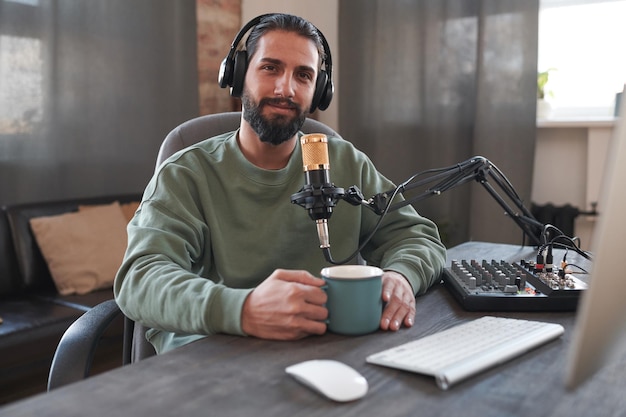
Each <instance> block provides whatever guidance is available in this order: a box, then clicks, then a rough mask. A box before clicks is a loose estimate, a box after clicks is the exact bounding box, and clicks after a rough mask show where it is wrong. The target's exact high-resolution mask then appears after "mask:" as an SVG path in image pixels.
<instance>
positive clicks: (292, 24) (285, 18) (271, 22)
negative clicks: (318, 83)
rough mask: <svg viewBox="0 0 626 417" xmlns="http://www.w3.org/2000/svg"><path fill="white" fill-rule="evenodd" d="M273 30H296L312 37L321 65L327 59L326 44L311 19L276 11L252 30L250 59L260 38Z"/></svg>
mask: <svg viewBox="0 0 626 417" xmlns="http://www.w3.org/2000/svg"><path fill="white" fill-rule="evenodd" d="M272 30H284V31H287V32H294V33H297V34H298V35H300V36H303V37H305V38H309V39H311V40H312V41H313V42H314V43H315V46H316V47H317V51H318V52H319V56H320V62H319V63H320V67H321V64H322V63H323V62H324V60H325V59H326V52H325V51H324V45H323V44H322V39H321V37H320V33H319V31H318V30H317V28H316V27H315V26H314V25H313V24H312V23H311V22H309V21H307V20H305V19H303V18H301V17H298V16H293V15H290V14H283V13H276V14H270V15H268V16H266V17H264V18H262V19H261V21H260V22H259V23H258V24H257V25H256V26H255V27H254V28H253V29H252V30H251V31H250V34H249V35H248V39H247V40H246V51H247V55H248V60H250V58H252V56H253V55H254V52H255V51H256V46H257V43H258V42H259V39H260V38H261V37H262V36H263V35H265V34H266V33H267V32H269V31H272Z"/></svg>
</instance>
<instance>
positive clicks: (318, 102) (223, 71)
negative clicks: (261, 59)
mask: <svg viewBox="0 0 626 417" xmlns="http://www.w3.org/2000/svg"><path fill="white" fill-rule="evenodd" d="M277 14H278V13H267V14H262V15H260V16H257V17H255V18H254V19H252V20H250V21H249V22H248V23H246V24H245V25H244V26H243V27H242V28H241V29H240V30H239V32H238V33H237V35H236V36H235V39H233V42H232V43H231V45H230V50H229V51H228V55H226V58H224V60H223V61H222V64H221V65H220V71H219V74H218V83H219V86H220V87H221V88H226V87H231V89H230V94H231V95H232V96H233V97H241V94H243V84H244V79H245V75H246V70H247V69H248V58H249V57H248V54H247V51H245V50H240V51H238V50H237V47H238V46H239V44H240V43H241V40H242V39H243V37H244V36H245V35H246V34H247V33H248V31H250V30H251V29H253V28H254V27H255V26H257V25H258V24H259V23H261V22H262V21H263V19H265V18H266V17H270V16H275V15H277ZM311 26H313V28H314V29H315V31H316V32H317V34H318V36H319V38H320V40H321V42H322V48H323V49H324V55H325V57H324V60H323V62H324V70H321V69H320V70H319V72H318V75H317V80H316V83H315V92H314V94H313V100H312V101H311V107H310V112H311V113H313V111H315V109H316V108H319V109H320V110H326V108H328V106H329V105H330V101H331V99H332V96H333V93H334V90H335V87H334V85H333V81H332V57H331V54H330V47H329V46H328V42H327V41H326V38H325V37H324V34H323V33H322V32H321V31H320V30H319V29H318V28H317V27H315V25H313V24H311Z"/></svg>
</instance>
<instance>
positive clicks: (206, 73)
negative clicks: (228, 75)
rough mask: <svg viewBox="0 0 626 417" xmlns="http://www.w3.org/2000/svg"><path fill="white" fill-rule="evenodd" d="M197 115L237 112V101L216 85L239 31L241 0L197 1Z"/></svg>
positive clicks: (226, 90)
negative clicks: (225, 58) (198, 108)
mask: <svg viewBox="0 0 626 417" xmlns="http://www.w3.org/2000/svg"><path fill="white" fill-rule="evenodd" d="M196 7H197V20H198V83H199V86H198V89H199V93H200V94H199V95H200V98H199V100H200V103H199V104H200V114H201V115H203V114H211V113H219V112H225V111H232V110H239V100H236V99H233V98H231V97H230V95H229V93H228V89H222V88H220V87H219V86H218V85H217V75H218V72H219V68H220V63H221V62H222V60H223V59H224V57H225V56H226V54H228V50H229V49H230V44H231V43H232V41H233V38H234V37H235V35H236V34H237V32H238V31H239V29H240V28H241V0H196Z"/></svg>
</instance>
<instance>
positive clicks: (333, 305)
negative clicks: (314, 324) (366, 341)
mask: <svg viewBox="0 0 626 417" xmlns="http://www.w3.org/2000/svg"><path fill="white" fill-rule="evenodd" d="M321 275H322V278H323V279H324V280H325V281H326V293H327V295H328V301H327V302H326V308H327V309H328V320H327V323H328V330H330V331H331V332H333V333H339V334H345V335H361V334H366V333H372V332H374V331H376V330H377V329H378V328H379V327H380V319H381V315H382V311H383V301H382V298H381V296H382V276H383V271H382V269H380V268H376V267H374V266H367V265H338V266H331V267H328V268H324V269H322V272H321Z"/></svg>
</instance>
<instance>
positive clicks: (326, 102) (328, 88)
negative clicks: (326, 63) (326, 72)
mask: <svg viewBox="0 0 626 417" xmlns="http://www.w3.org/2000/svg"><path fill="white" fill-rule="evenodd" d="M334 93H335V85H334V84H333V80H328V81H327V82H326V85H325V86H324V95H323V96H322V98H321V99H320V102H319V104H318V105H317V108H318V109H320V110H326V109H327V108H328V106H330V101H331V100H332V99H333V94H334Z"/></svg>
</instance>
